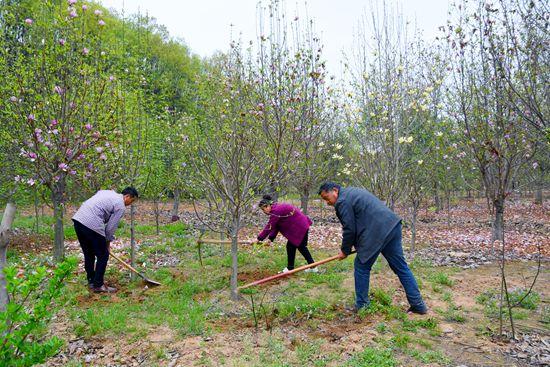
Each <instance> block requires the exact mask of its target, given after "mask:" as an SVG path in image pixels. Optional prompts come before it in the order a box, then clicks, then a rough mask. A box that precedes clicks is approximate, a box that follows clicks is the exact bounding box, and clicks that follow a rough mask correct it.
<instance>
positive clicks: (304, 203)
mask: <svg viewBox="0 0 550 367" xmlns="http://www.w3.org/2000/svg"><path fill="white" fill-rule="evenodd" d="M308 204H309V192H305V191H304V192H302V195H300V207H301V208H302V212H304V214H305V215H307V210H308Z"/></svg>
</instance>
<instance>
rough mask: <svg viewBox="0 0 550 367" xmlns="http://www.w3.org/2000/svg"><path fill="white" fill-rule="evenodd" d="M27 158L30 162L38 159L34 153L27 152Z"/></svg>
mask: <svg viewBox="0 0 550 367" xmlns="http://www.w3.org/2000/svg"><path fill="white" fill-rule="evenodd" d="M28 157H29V159H30V160H31V162H34V161H35V160H36V158H38V155H37V154H36V153H33V152H29V154H28Z"/></svg>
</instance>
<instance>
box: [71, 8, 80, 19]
mask: <svg viewBox="0 0 550 367" xmlns="http://www.w3.org/2000/svg"><path fill="white" fill-rule="evenodd" d="M77 16H78V14H77V13H76V10H74V9H72V10H71V11H70V13H69V17H71V18H76V17H77Z"/></svg>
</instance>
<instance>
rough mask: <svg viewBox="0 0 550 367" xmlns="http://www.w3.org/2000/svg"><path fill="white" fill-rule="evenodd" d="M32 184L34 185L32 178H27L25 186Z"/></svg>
mask: <svg viewBox="0 0 550 367" xmlns="http://www.w3.org/2000/svg"><path fill="white" fill-rule="evenodd" d="M34 183H35V181H34V179H32V178H29V179H28V180H27V184H28V185H29V186H33V185H34Z"/></svg>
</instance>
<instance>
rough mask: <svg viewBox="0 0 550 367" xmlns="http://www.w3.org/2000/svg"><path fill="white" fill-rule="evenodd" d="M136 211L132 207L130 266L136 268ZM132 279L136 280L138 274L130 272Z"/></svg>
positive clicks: (132, 206)
mask: <svg viewBox="0 0 550 367" xmlns="http://www.w3.org/2000/svg"><path fill="white" fill-rule="evenodd" d="M135 217H136V209H135V206H134V204H132V205H130V264H131V265H132V266H133V267H136V236H135V228H136V221H135ZM130 279H132V280H136V274H135V273H134V272H133V271H132V272H130Z"/></svg>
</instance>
